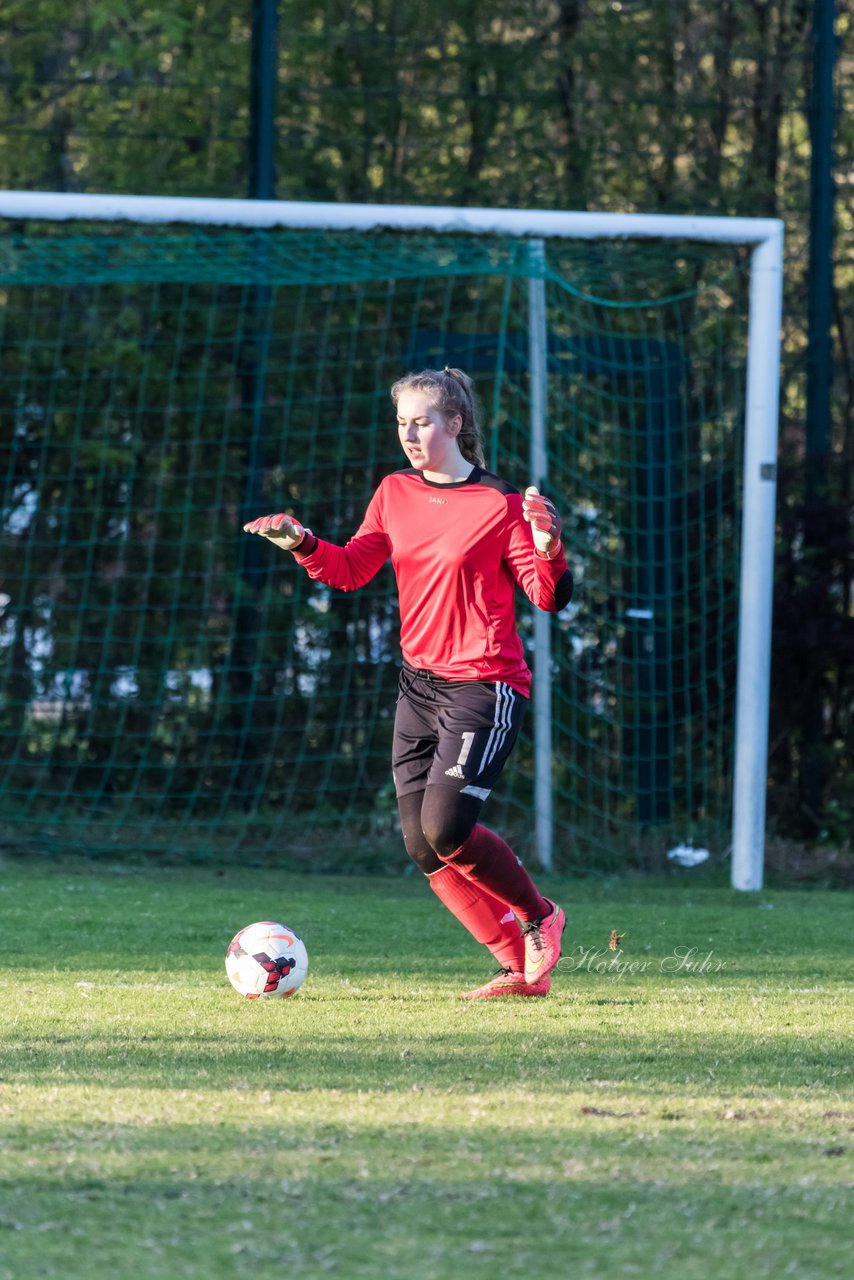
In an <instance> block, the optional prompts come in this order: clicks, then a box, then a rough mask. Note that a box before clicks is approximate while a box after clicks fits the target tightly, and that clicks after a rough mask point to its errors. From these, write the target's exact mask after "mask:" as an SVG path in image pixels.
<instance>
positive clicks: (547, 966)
mask: <svg viewBox="0 0 854 1280" xmlns="http://www.w3.org/2000/svg"><path fill="white" fill-rule="evenodd" d="M546 902H548V903H549V907H550V908H551V910H550V911H549V912H548V914H547V915H544V916H539V917H538V918H537V919H536V920H530V921H528V922H527V923H523V924H522V937H523V938H524V939H525V981H526V982H534V983H536V982H539V981H540V979H541V978H545V977H546V975H547V974H548V973H550V972H551V970H552V969H553V968H554V967H555V965H556V964H557V962H558V960H559V959H560V939H561V934H562V933H563V931H564V928H565V927H566V916H565V915H564V914H563V912H562V911H561V909H560V907H559V906H558V905H557V903H555V902H549V900H548V898H546Z"/></svg>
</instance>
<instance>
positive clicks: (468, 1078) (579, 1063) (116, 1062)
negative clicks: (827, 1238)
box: [0, 1009, 847, 1092]
mask: <svg viewBox="0 0 854 1280" xmlns="http://www.w3.org/2000/svg"><path fill="white" fill-rule="evenodd" d="M527 1012H528V1011H527V1009H526V1010H524V1011H523V1010H520V1013H522V1014H523V1016H522V1017H521V1018H519V1019H518V1020H514V1022H513V1023H512V1024H510V1025H508V1024H507V1023H506V1022H505V1023H503V1024H501V1025H500V1026H496V1023H495V1021H493V1019H492V1015H491V1011H489V1012H487V1011H481V1010H480V1009H477V1010H472V1011H465V1012H464V1013H460V1014H458V1015H457V1017H456V1019H455V1021H454V1025H453V1027H452V1028H451V1029H450V1030H449V1031H448V1032H446V1033H440V1034H437V1033H435V1032H432V1033H430V1034H429V1035H428V1034H418V1032H417V1031H415V1032H414V1031H413V1029H412V1028H411V1027H407V1028H406V1029H405V1030H402V1031H401V1032H400V1034H395V1033H394V1032H391V1033H389V1032H388V1031H386V1032H383V1033H382V1034H379V1035H375V1036H374V1035H371V1034H370V1033H369V1032H368V1033H360V1034H356V1033H349V1034H348V1033H344V1032H342V1031H340V1030H339V1031H330V1032H328V1033H326V1034H321V1033H318V1032H317V1031H314V1032H310V1031H307V1030H306V1028H305V1026H304V1025H303V1026H302V1027H300V1028H299V1031H298V1033H295V1029H294V1027H293V1025H292V1024H289V1023H285V1022H282V1023H280V1025H279V1026H278V1027H274V1026H272V1025H271V1024H270V1022H269V1021H267V1022H266V1023H264V1024H262V1023H261V1022H260V1020H254V1019H253V1023H252V1026H251V1040H250V1041H248V1042H247V1041H246V1040H240V1039H236V1038H235V1035H234V1034H233V1033H232V1032H228V1033H226V1032H223V1033H220V1034H216V1033H210V1032H204V1031H201V1032H200V1031H198V1030H194V1031H192V1032H186V1031H185V1032H181V1033H176V1034H165V1033H162V1032H157V1033H151V1034H145V1035H144V1034H142V1033H141V1032H140V1030H139V1029H138V1028H137V1029H135V1030H133V1031H128V1032H127V1033H122V1032H119V1031H116V1032H105V1031H102V1030H98V1031H95V1032H93V1033H92V1034H91V1035H86V1034H81V1035H80V1036H76V1035H65V1036H62V1035H59V1036H57V1037H53V1036H51V1037H50V1038H47V1037H46V1036H45V1037H42V1036H40V1037H27V1036H18V1037H16V1038H14V1039H12V1038H11V1037H10V1038H8V1039H7V1040H6V1041H5V1043H2V1047H0V1063H2V1066H0V1074H2V1079H3V1080H4V1081H5V1082H6V1083H12V1082H21V1083H26V1084H28V1085H33V1084H57V1083H63V1084H85V1085H98V1086H101V1087H105V1088H117V1087H122V1086H137V1087H144V1088H167V1089H175V1088H204V1087H208V1086H207V1084H206V1082H210V1086H212V1087H215V1088H217V1089H228V1088H234V1087H240V1088H249V1089H258V1090H263V1089H269V1088H271V1087H273V1088H275V1087H279V1088H286V1089H289V1090H310V1089H317V1088H324V1089H341V1090H359V1089H362V1090H374V1089H375V1090H385V1089H390V1088H391V1089H420V1088H429V1089H434V1090H435V1089H454V1088H457V1087H461V1086H462V1087H465V1088H474V1089H477V1090H497V1091H502V1090H505V1089H507V1088H508V1087H510V1086H513V1085H519V1086H524V1087H525V1088H526V1089H530V1090H538V1089H542V1090H548V1091H549V1092H555V1091H557V1092H568V1091H574V1090H576V1089H578V1088H579V1087H581V1086H583V1085H584V1084H585V1082H588V1081H591V1080H602V1079H605V1080H609V1081H625V1082H627V1084H630V1087H632V1088H634V1087H635V1086H636V1085H637V1084H640V1083H645V1082H649V1083H650V1084H656V1085H658V1086H660V1087H663V1088H666V1087H667V1086H669V1085H670V1086H683V1085H686V1084H697V1083H705V1084H709V1085H711V1086H712V1087H714V1088H715V1089H717V1090H720V1089H741V1088H768V1089H774V1088H776V1087H788V1088H803V1087H809V1088H810V1089H812V1090H820V1089H827V1090H833V1089H836V1088H838V1087H839V1085H840V1084H841V1083H842V1080H843V1079H844V1074H845V1072H846V1070H847V1066H846V1063H847V1048H846V1045H845V1043H844V1040H843V1038H842V1037H841V1036H840V1037H839V1041H838V1043H836V1042H835V1040H831V1039H830V1037H827V1038H825V1039H823V1040H821V1041H819V1040H804V1038H803V1037H802V1035H800V1034H799V1033H797V1032H790V1033H786V1034H780V1033H776V1034H774V1035H773V1036H772V1037H769V1039H768V1040H767V1042H764V1043H760V1042H758V1041H757V1040H756V1039H755V1038H754V1037H752V1036H748V1035H745V1034H744V1032H743V1031H742V1030H741V1029H740V1028H738V1027H735V1028H734V1030H733V1032H732V1033H731V1034H730V1033H727V1032H723V1031H718V1032H715V1033H710V1032H708V1031H705V1030H704V1029H703V1028H702V1027H694V1028H691V1029H685V1030H680V1031H679V1032H675V1031H674V1030H673V1029H672V1028H671V1029H670V1031H669V1032H668V1034H667V1039H666V1041H661V1042H656V1040H655V1039H654V1037H653V1036H651V1034H650V1032H649V1031H646V1032H644V1031H641V1030H631V1029H628V1028H625V1027H621V1026H619V1025H616V1026H613V1027H611V1028H609V1029H608V1030H606V1031H601V1032H599V1033H597V1032H596V1031H595V1030H592V1031H591V1028H590V1027H587V1028H582V1029H580V1030H577V1029H574V1028H572V1027H561V1026H560V1025H559V1024H557V1023H555V1021H554V1020H552V1021H550V1022H549V1024H548V1025H543V1023H542V1022H539V1021H536V1020H535V1018H534V1016H533V1014H534V1011H533V1010H531V1011H530V1015H529V1016H524V1014H526V1013H527ZM475 1019H477V1020H478V1021H479V1023H480V1025H479V1026H477V1027H475V1028H472V1026H471V1023H472V1021H474V1020H475Z"/></svg>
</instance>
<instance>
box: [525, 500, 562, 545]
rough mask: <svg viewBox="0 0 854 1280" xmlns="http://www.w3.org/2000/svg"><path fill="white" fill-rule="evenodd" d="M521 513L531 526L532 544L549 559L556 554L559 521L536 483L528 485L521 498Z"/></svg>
mask: <svg viewBox="0 0 854 1280" xmlns="http://www.w3.org/2000/svg"><path fill="white" fill-rule="evenodd" d="M522 515H523V516H524V517H525V519H526V520H527V521H528V523H529V524H530V526H531V532H532V533H533V535H534V546H535V547H536V548H537V550H538V551H539V552H540V554H541V555H544V556H548V557H549V558H550V559H551V558H552V557H553V556H555V555H557V547H558V544H559V541H560V530H561V521H560V516H559V515H558V513H557V508H556V507H555V505H554V503H553V502H552V501H551V499H550V498H544V497H543V495H542V494H541V493H540V491H539V489H537V487H536V485H533V484H532V485H529V486H528V488H527V489H526V490H525V496H524V498H523V499H522Z"/></svg>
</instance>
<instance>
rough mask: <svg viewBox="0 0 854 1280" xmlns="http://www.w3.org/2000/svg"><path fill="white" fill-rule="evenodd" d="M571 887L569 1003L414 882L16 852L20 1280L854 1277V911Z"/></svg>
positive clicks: (7, 955) (723, 892)
mask: <svg viewBox="0 0 854 1280" xmlns="http://www.w3.org/2000/svg"><path fill="white" fill-rule="evenodd" d="M542 883H543V888H544V890H545V892H547V893H550V894H551V895H552V896H558V897H559V898H560V899H561V900H562V901H564V903H566V904H567V905H569V906H570V912H569V915H570V925H569V930H568V934H567V938H568V941H567V943H566V946H565V951H566V953H567V954H566V958H565V959H564V961H562V963H561V967H560V969H559V971H558V976H557V978H556V981H555V984H554V987H553V994H552V996H551V997H550V998H549V999H548V1000H545V1001H530V1002H480V1003H476V1004H469V1003H466V1002H460V1001H458V1000H457V999H456V996H457V993H458V992H459V991H460V990H461V989H464V988H465V987H466V986H467V985H471V984H472V983H473V982H474V981H477V980H479V979H480V978H481V977H485V976H486V975H487V974H488V973H489V971H490V967H491V961H490V957H489V956H488V955H487V953H486V952H485V951H482V950H481V949H480V948H478V947H477V946H476V945H475V944H474V943H472V942H471V941H470V940H469V939H468V938H467V936H466V935H465V934H464V933H463V931H462V930H461V929H460V926H459V925H458V924H457V923H456V922H455V921H454V920H453V919H452V918H451V917H450V916H448V915H447V914H446V913H445V912H444V911H443V910H442V908H441V907H440V906H439V904H438V903H437V902H436V901H435V899H434V898H433V896H432V895H431V894H430V893H429V890H427V888H426V886H425V885H424V883H423V882H422V881H421V880H420V879H417V878H416V877H409V878H402V879H400V880H390V879H381V880H370V879H345V878H341V879H337V878H319V877H314V878H305V877H300V878H295V877H293V876H289V875H286V874H285V873H277V872H272V871H246V872H241V871H240V870H238V869H235V868H229V869H225V870H224V871H220V872H217V871H216V870H214V869H212V868H211V869H203V870H189V869H188V870H176V869H170V868H157V869H139V868H131V867H124V868H122V867H113V868H109V869H105V868H104V867H98V866H87V865H86V864H70V863H57V864H50V863H39V864H22V863H20V862H11V863H8V864H6V865H5V866H4V867H2V868H0V946H2V951H3V962H4V963H3V969H2V979H1V980H2V991H0V1010H2V1013H0V1017H2V1026H0V1031H1V1032H2V1050H0V1053H1V1054H2V1057H0V1123H2V1127H1V1128H0V1140H1V1141H2V1146H0V1277H2V1280H30V1278H31V1277H32V1278H35V1277H60V1276H61V1277H63V1278H64V1280H77V1278H78V1277H79V1278H80V1280H84V1277H85V1278H87V1280H93V1278H94V1280H100V1278H101V1277H110V1278H111V1280H126V1278H127V1280H130V1278H131V1277H133V1278H134V1280H142V1278H146V1277H157V1278H158V1280H178V1278H179V1277H199V1278H200V1280H201V1278H202V1277H204V1278H205V1280H218V1278H219V1277H244V1276H256V1277H264V1278H266V1277H280V1276H281V1277H284V1276H287V1275H290V1274H293V1273H298V1274H300V1275H301V1276H304V1277H312V1276H322V1275H326V1274H330V1275H337V1276H342V1277H348V1278H349V1277H353V1278H354V1280H359V1278H362V1277H370V1278H371V1280H381V1278H385V1277H390V1278H391V1277H401V1278H403V1280H456V1278H457V1277H461V1278H462V1277H465V1280H487V1278H489V1280H493V1278H498V1277H500V1278H501V1280H517V1278H519V1280H521V1278H522V1277H528V1276H536V1277H538V1280H540V1278H542V1277H555V1278H556V1280H562V1278H564V1277H566V1278H567V1280H576V1278H577V1280H587V1278H592V1277H597V1278H600V1277H614V1276H638V1277H650V1278H651V1280H652V1278H654V1280H748V1278H750V1280H755V1277H765V1276H768V1277H771V1276H773V1277H783V1276H796V1277H816V1278H817V1280H818V1278H819V1277H821V1280H826V1278H827V1277H830V1276H842V1275H849V1274H851V1269H850V1263H851V1254H850V1247H849V1244H850V1236H849V1231H850V1215H851V1196H850V1188H851V1153H852V1147H854V1137H852V1125H854V1104H852V1099H851V1092H850V1074H849V1073H850V1067H851V1043H850V1038H849V1035H850V1028H851V1025H852V1022H854V1018H852V1001H851V977H852V964H851V959H852V943H851V937H852V928H851V924H852V921H851V912H850V899H846V897H845V896H844V895H842V894H833V893H827V892H819V891H816V892H808V891H798V892H786V891H776V892H764V893H761V894H758V895H737V894H734V893H732V892H731V891H730V890H729V889H727V888H725V887H723V886H721V885H717V884H714V883H713V882H710V881H709V880H693V879H691V877H690V875H686V877H685V879H684V880H667V881H665V880H661V881H640V880H639V881H633V880H628V879H627V880H618V881H615V882H613V883H612V884H610V885H606V884H602V883H596V882H589V883H587V882H583V883H580V884H576V885H572V886H571V885H569V884H568V883H564V882H560V881H557V880H551V881H549V880H544V881H543V882H542ZM271 917H272V918H280V919H284V920H285V921H286V922H287V923H288V924H291V925H292V926H293V927H294V928H296V929H298V930H299V931H300V932H301V933H302V935H303V937H304V938H305V940H306V943H307V945H308V948H309V954H310V956H311V961H312V970H311V973H310V975H309V978H308V980H307V982H306V984H305V986H304V988H303V990H302V991H301V992H300V994H299V995H298V996H297V997H295V998H294V999H292V1000H290V1001H284V1002H249V1001H243V1000H241V999H240V998H239V997H238V996H237V995H236V994H235V993H234V992H233V991H232V990H231V988H230V986H229V985H228V984H227V982H226V980H225V976H224V970H223V967H222V964H223V954H224V951H225V947H226V944H227V942H228V940H229V939H230V937H231V936H232V934H233V933H235V932H236V930H237V929H238V928H239V927H240V926H241V925H243V924H246V923H248V922H249V921H251V920H254V919H262V918H271ZM612 929H616V930H617V931H618V932H619V933H622V934H624V935H625V936H624V941H623V946H622V950H621V951H620V952H618V953H616V954H615V953H613V952H611V951H610V950H609V948H608V940H609V935H610V932H611V930H612Z"/></svg>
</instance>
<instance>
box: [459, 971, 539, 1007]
mask: <svg viewBox="0 0 854 1280" xmlns="http://www.w3.org/2000/svg"><path fill="white" fill-rule="evenodd" d="M551 985H552V980H551V978H550V977H549V975H548V974H546V975H545V977H543V978H540V980H539V981H538V982H526V981H525V975H524V973H520V972H519V971H518V970H516V969H499V970H498V972H497V973H496V974H495V976H494V977H493V978H490V979H489V982H485V983H484V984H483V986H482V987H475V989H474V991H464V992H463V994H462V995H461V996H460V999H461V1000H494V999H496V998H497V997H502V996H547V995H548V994H549V987H550V986H551Z"/></svg>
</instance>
